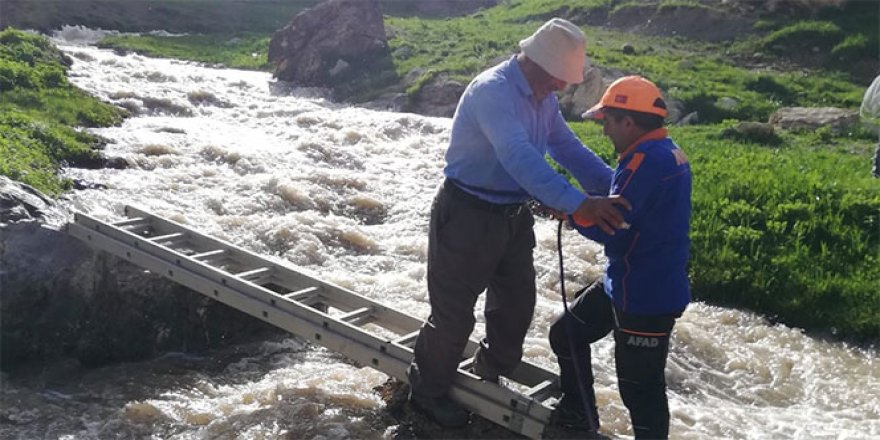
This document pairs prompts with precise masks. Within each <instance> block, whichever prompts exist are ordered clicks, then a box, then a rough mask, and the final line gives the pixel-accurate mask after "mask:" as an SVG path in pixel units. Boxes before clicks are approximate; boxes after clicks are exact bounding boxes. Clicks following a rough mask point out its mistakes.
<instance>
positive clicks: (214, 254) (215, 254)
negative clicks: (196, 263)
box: [189, 249, 226, 260]
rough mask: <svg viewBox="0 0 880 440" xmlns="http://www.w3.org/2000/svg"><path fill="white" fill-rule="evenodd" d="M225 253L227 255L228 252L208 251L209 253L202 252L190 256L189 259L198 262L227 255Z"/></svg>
mask: <svg viewBox="0 0 880 440" xmlns="http://www.w3.org/2000/svg"><path fill="white" fill-rule="evenodd" d="M225 253H226V250H225V249H217V250H215V251H208V252H201V253H198V254H192V255H190V256H189V257H190V258H192V259H194V260H198V259H203V260H208V259H210V258H213V257H218V256H221V255H223V254H225Z"/></svg>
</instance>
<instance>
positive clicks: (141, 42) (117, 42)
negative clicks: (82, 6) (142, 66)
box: [99, 34, 271, 71]
mask: <svg viewBox="0 0 880 440" xmlns="http://www.w3.org/2000/svg"><path fill="white" fill-rule="evenodd" d="M269 40H270V37H269V36H266V35H265V34H241V35H238V36H229V35H181V36H154V35H143V36H133V35H121V36H120V35H117V36H109V37H106V38H104V39H103V40H101V42H100V44H99V46H101V47H109V48H118V49H126V50H131V51H135V52H138V53H141V54H144V55H149V56H157V57H166V58H178V59H185V60H192V61H201V62H204V63H210V64H221V65H223V66H226V67H231V68H236V69H251V70H265V71H269V70H271V66H270V64H269V57H268V54H269Z"/></svg>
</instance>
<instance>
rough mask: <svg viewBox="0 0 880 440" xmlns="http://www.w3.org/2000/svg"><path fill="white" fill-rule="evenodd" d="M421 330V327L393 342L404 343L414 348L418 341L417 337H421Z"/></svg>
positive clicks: (403, 344)
mask: <svg viewBox="0 0 880 440" xmlns="http://www.w3.org/2000/svg"><path fill="white" fill-rule="evenodd" d="M420 331H421V329H419V330H416V331H414V332H410V333H407V334H405V335H403V336H401V337H399V338H397V339H395V340H393V341H391V343H393V344H398V345H402V346H404V347H410V348H412V346H413V345H415V343H416V338H418V337H419V332H420Z"/></svg>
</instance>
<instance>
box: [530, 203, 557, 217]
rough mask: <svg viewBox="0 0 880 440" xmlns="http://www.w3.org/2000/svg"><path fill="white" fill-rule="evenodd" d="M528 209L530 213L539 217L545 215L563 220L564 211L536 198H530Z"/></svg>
mask: <svg viewBox="0 0 880 440" xmlns="http://www.w3.org/2000/svg"><path fill="white" fill-rule="evenodd" d="M529 209H530V210H531V211H532V214H534V215H537V216H539V217H545V218H549V219H554V220H565V213H563V212H561V211H557V210H555V209H553V208H551V207H549V206H547V205H545V204H543V203H541V202H539V201H537V200H531V201H530V202H529Z"/></svg>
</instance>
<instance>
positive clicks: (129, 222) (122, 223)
mask: <svg viewBox="0 0 880 440" xmlns="http://www.w3.org/2000/svg"><path fill="white" fill-rule="evenodd" d="M138 223H143V224H144V225H146V224H148V223H149V222H148V221H147V219H146V218H144V217H132V218H127V219H125V220H120V221H118V222H116V223H110V225H111V226H115V227H117V228H124V227H126V226H134V225H136V224H138Z"/></svg>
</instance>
